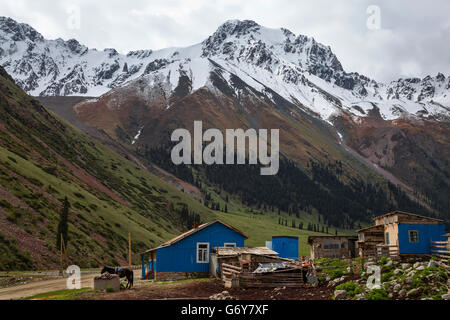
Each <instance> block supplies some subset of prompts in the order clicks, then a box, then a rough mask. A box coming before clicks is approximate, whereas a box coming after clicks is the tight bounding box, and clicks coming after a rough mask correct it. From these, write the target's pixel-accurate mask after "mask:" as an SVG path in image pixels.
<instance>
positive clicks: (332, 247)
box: [323, 243, 339, 250]
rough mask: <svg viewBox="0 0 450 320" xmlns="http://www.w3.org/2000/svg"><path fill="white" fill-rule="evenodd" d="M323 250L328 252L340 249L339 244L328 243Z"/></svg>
mask: <svg viewBox="0 0 450 320" xmlns="http://www.w3.org/2000/svg"><path fill="white" fill-rule="evenodd" d="M323 248H324V249H326V250H331V249H339V244H338V243H326V244H324V245H323Z"/></svg>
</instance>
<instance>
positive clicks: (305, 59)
mask: <svg viewBox="0 0 450 320" xmlns="http://www.w3.org/2000/svg"><path fill="white" fill-rule="evenodd" d="M0 64H1V65H2V66H3V67H4V68H5V69H6V70H7V72H8V73H9V74H11V75H12V76H13V78H14V79H15V81H16V83H17V84H18V85H19V86H21V87H22V88H23V89H24V90H25V91H26V92H27V93H29V94H31V95H36V96H38V95H39V96H52V95H61V96H67V95H86V96H100V95H103V94H105V93H107V92H108V91H110V90H111V89H113V88H116V87H119V86H121V87H127V86H137V85H138V86H140V87H142V94H144V95H145V94H146V92H147V93H148V92H150V91H151V88H153V87H155V86H158V87H159V88H163V90H164V92H165V95H166V96H167V107H170V103H169V101H168V97H170V96H171V95H172V94H173V93H174V91H175V90H176V88H177V87H178V86H179V82H180V81H185V82H186V83H188V86H187V88H188V89H185V90H189V91H190V92H193V91H195V90H197V89H199V88H201V87H205V86H206V87H208V86H209V87H214V85H212V83H213V79H212V78H211V74H212V71H217V70H220V72H219V74H220V75H221V77H222V79H221V80H222V81H224V82H225V83H226V84H227V85H228V87H229V88H230V89H232V90H233V91H234V94H235V95H236V97H237V96H239V94H240V90H241V89H240V86H241V84H240V83H237V82H236V79H240V81H243V82H244V83H245V84H246V85H247V86H249V87H251V88H253V89H254V90H255V92H258V93H259V94H263V95H265V96H266V97H269V99H275V98H274V97H273V95H274V93H276V94H277V95H279V96H281V97H283V98H284V99H286V100H288V101H290V102H292V103H293V104H295V105H297V106H298V107H299V108H301V109H302V110H304V111H306V112H308V113H311V114H313V115H316V116H318V117H320V118H321V119H323V120H326V121H329V120H332V119H333V117H334V116H335V115H338V114H341V113H342V112H344V113H350V114H351V115H354V116H359V117H364V116H367V115H368V114H369V113H370V112H371V110H377V111H379V114H380V115H381V116H382V117H383V118H384V119H387V120H390V119H396V118H399V117H404V116H411V115H415V116H418V117H424V118H437V119H446V118H447V117H448V116H449V115H450V77H446V76H444V75H443V74H438V75H437V76H436V77H430V76H428V77H426V78H424V79H418V78H413V79H400V80H398V81H393V82H391V83H389V84H384V83H379V82H376V81H375V80H372V79H369V78H368V77H365V76H363V75H360V74H358V73H347V72H346V71H344V70H343V68H342V65H341V63H340V62H339V60H338V58H337V57H336V56H335V55H334V53H333V52H332V51H331V48H330V47H328V46H324V45H322V44H320V43H317V42H316V41H315V40H314V39H313V38H311V37H307V36H303V35H298V36H296V35H295V34H293V33H292V32H290V31H289V30H286V29H270V28H265V27H262V26H260V25H258V24H257V23H255V22H254V21H249V20H245V21H239V20H230V21H227V22H225V23H224V24H222V25H221V26H220V27H219V28H218V29H217V31H216V32H214V34H213V35H211V36H210V37H209V38H207V39H206V40H204V41H203V42H201V43H198V44H196V45H193V46H190V47H185V48H168V49H162V50H156V51H152V50H142V51H133V52H129V53H128V54H126V55H123V54H119V53H118V52H117V51H116V50H114V49H105V50H103V51H98V50H96V49H89V48H87V47H85V46H83V45H81V44H80V43H78V41H76V40H74V39H72V40H68V41H64V40H62V39H57V40H46V39H44V38H43V37H42V35H40V34H39V33H38V32H37V31H35V30H34V29H33V28H32V27H30V26H28V25H26V24H21V23H17V22H16V21H14V20H12V19H9V18H2V17H0ZM215 74H217V73H215ZM143 84H144V86H143ZM144 87H147V89H146V88H144Z"/></svg>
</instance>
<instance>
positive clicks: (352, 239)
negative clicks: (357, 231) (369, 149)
mask: <svg viewBox="0 0 450 320" xmlns="http://www.w3.org/2000/svg"><path fill="white" fill-rule="evenodd" d="M356 240H357V237H356V236H309V237H308V244H309V248H310V256H311V259H313V260H314V259H318V258H341V259H348V258H354V257H356V255H357V252H356Z"/></svg>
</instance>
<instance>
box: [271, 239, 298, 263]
mask: <svg viewBox="0 0 450 320" xmlns="http://www.w3.org/2000/svg"><path fill="white" fill-rule="evenodd" d="M272 250H273V251H275V252H277V253H278V256H279V257H281V258H288V259H294V260H298V238H292V237H272Z"/></svg>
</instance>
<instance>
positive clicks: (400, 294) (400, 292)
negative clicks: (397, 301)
mask: <svg viewBox="0 0 450 320" xmlns="http://www.w3.org/2000/svg"><path fill="white" fill-rule="evenodd" d="M398 296H399V297H400V298H404V297H405V296H406V290H405V289H402V290H400V291H399V292H398Z"/></svg>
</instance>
